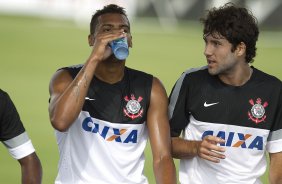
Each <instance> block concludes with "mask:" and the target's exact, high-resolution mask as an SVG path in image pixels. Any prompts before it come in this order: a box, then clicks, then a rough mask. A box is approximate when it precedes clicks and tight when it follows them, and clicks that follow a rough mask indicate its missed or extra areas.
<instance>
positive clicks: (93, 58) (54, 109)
mask: <svg viewBox="0 0 282 184" xmlns="http://www.w3.org/2000/svg"><path fill="white" fill-rule="evenodd" d="M124 36H125V33H123V32H122V31H121V32H115V33H103V32H102V33H97V34H96V35H95V38H94V36H93V35H89V37H88V40H89V45H90V46H93V49H92V53H91V54H90V56H89V58H88V59H87V61H86V63H85V64H84V66H83V67H82V69H81V70H80V72H79V73H78V74H77V76H76V77H75V79H72V77H71V76H70V74H69V73H68V72H67V71H65V70H60V71H57V72H56V73H55V74H54V76H53V78H52V79H51V82H50V85H49V92H50V96H51V99H50V104H49V116H50V120H51V123H52V125H53V127H54V128H55V129H57V130H59V131H66V130H67V129H68V128H69V127H70V126H71V125H72V123H73V122H74V120H75V119H76V118H77V116H78V115H79V112H80V111H81V109H82V106H83V104H84V100H85V96H86V94H87V91H88V88H89V85H90V82H91V80H92V78H93V76H94V73H95V70H96V68H97V66H98V64H99V63H100V62H102V61H104V60H105V59H107V58H108V57H109V56H110V55H111V50H110V48H109V46H108V43H109V42H110V41H112V40H114V39H117V38H120V37H124Z"/></svg>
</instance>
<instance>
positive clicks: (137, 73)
mask: <svg viewBox="0 0 282 184" xmlns="http://www.w3.org/2000/svg"><path fill="white" fill-rule="evenodd" d="M125 70H126V72H128V74H129V76H130V77H131V78H135V77H137V78H144V79H150V80H152V79H153V75H152V74H149V73H147V72H145V71H141V70H136V69H133V68H128V67H125Z"/></svg>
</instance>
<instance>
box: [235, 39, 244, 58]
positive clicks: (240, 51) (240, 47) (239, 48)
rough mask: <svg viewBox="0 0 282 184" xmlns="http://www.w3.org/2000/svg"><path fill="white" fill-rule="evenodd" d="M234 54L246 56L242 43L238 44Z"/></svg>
mask: <svg viewBox="0 0 282 184" xmlns="http://www.w3.org/2000/svg"><path fill="white" fill-rule="evenodd" d="M236 53H237V55H238V56H243V55H244V54H246V44H245V43H244V42H240V43H239V44H238V45H237V47H236Z"/></svg>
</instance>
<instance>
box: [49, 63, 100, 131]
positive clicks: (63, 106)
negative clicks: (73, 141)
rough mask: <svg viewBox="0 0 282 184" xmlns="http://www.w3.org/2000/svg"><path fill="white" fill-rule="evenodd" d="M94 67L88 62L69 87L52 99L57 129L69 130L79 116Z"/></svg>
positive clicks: (54, 122)
mask: <svg viewBox="0 0 282 184" xmlns="http://www.w3.org/2000/svg"><path fill="white" fill-rule="evenodd" d="M94 69H95V68H94V67H93V66H89V64H88V65H87V63H86V65H85V66H84V67H83V68H82V69H81V71H80V72H79V73H78V74H77V76H76V78H75V79H74V80H73V81H72V82H71V84H70V85H69V86H68V87H67V89H66V90H65V91H64V92H63V93H62V94H61V95H60V96H59V97H58V98H57V99H51V102H50V108H49V112H50V120H51V123H52V125H53V127H54V128H55V129H57V130H59V131H65V130H67V129H68V128H69V127H70V126H71V125H72V123H73V122H74V121H75V119H76V118H77V117H78V115H79V113H80V111H81V109H82V107H83V104H84V102H85V96H86V95H87V91H88V88H89V85H90V82H91V80H92V78H93V75H94Z"/></svg>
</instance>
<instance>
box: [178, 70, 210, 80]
mask: <svg viewBox="0 0 282 184" xmlns="http://www.w3.org/2000/svg"><path fill="white" fill-rule="evenodd" d="M207 77H209V75H208V67H207V66H202V67H197V68H189V69H187V70H185V71H184V72H183V73H182V74H181V75H180V77H179V78H178V79H177V83H181V84H186V83H190V84H191V83H193V81H195V82H196V83H199V82H200V80H204V79H205V78H207Z"/></svg>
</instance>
